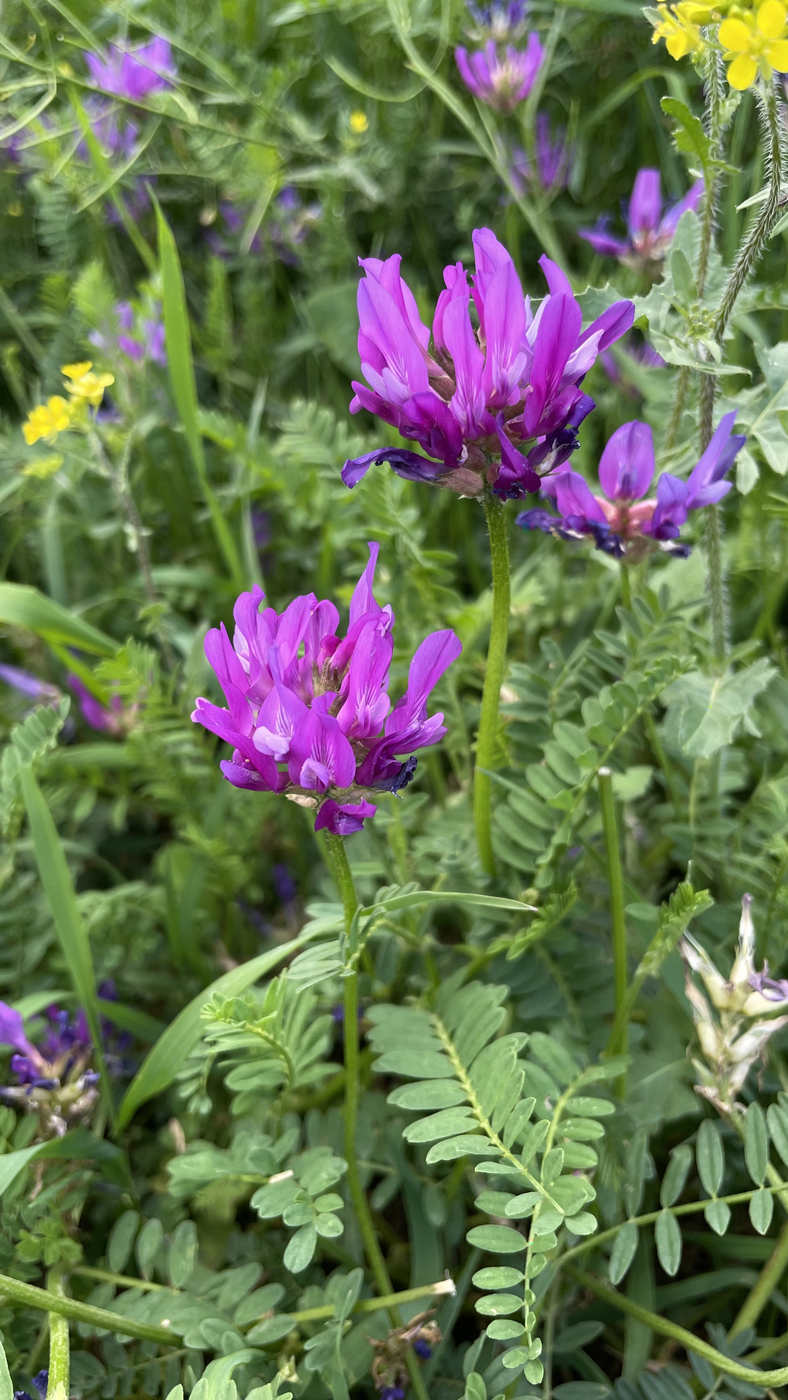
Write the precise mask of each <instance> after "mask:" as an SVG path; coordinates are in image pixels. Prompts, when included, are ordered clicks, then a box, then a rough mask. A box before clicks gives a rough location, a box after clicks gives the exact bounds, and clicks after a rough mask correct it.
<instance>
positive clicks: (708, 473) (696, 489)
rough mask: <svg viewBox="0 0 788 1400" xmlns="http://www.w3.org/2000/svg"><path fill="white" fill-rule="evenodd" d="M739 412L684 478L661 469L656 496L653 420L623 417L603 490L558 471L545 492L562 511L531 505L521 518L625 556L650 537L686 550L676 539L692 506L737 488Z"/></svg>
mask: <svg viewBox="0 0 788 1400" xmlns="http://www.w3.org/2000/svg"><path fill="white" fill-rule="evenodd" d="M735 418H736V414H735V412H734V413H726V414H725V416H724V418H722V419H721V420H720V423H719V425H718V427H717V430H716V432H715V434H714V436H713V438H712V440H711V442H710V443H709V445H708V447H707V448H706V451H705V452H704V453H703V456H702V457H701V459H700V461H699V462H698V463H697V464H696V465H695V467H693V469H692V471H691V473H690V475H689V477H688V478H687V480H686V481H681V480H680V479H679V478H678V477H676V476H671V475H670V473H669V472H663V473H662V475H661V476H660V478H659V480H658V481H657V489H656V494H655V495H654V496H647V492H648V491H649V488H650V487H651V483H652V481H653V478H654V470H655V462H654V444H653V440H652V436H651V429H650V427H649V426H648V424H647V423H639V422H633V423H624V424H623V426H622V427H620V428H618V429H617V430H616V432H614V433H613V436H612V437H611V438H610V440H609V442H608V443H607V446H606V447H605V450H604V452H603V453H602V457H601V460H600V463H599V484H600V486H601V488H602V491H603V493H604V494H603V495H599V496H597V495H594V493H593V492H592V490H591V488H590V486H589V485H588V483H587V482H586V481H585V479H584V478H583V477H582V476H580V475H579V473H578V472H573V471H559V472H556V473H554V474H553V475H552V476H550V477H547V478H545V479H544V480H543V481H542V494H543V495H544V496H549V497H552V499H553V500H554V502H555V505H556V508H557V511H558V515H557V516H556V515H553V514H551V513H550V511H548V510H544V509H541V508H537V509H535V510H526V511H523V512H522V514H521V515H518V517H517V524H518V525H521V526H522V527H523V529H526V530H542V531H544V533H545V534H554V535H558V536H560V537H561V538H563V539H572V538H582V537H583V536H588V535H590V536H591V537H592V538H593V539H594V540H595V543H596V546H597V548H598V549H602V550H604V551H605V552H606V553H610V554H615V555H617V556H619V557H621V556H623V555H624V554H626V553H630V554H632V555H636V554H638V553H640V552H642V550H643V548H644V545H645V544H646V543H647V542H649V541H652V542H653V543H654V544H656V545H658V546H659V547H660V548H662V549H665V550H667V551H668V552H670V553H677V554H687V553H688V552H689V550H688V547H687V546H686V545H683V544H679V543H678V538H679V534H680V531H681V527H682V525H683V524H684V523H685V521H686V519H687V516H688V514H689V512H690V511H691V510H697V509H698V508H699V507H700V506H708V505H713V504H715V503H716V502H717V501H721V500H722V499H723V497H724V496H727V494H728V492H729V491H730V489H731V483H730V482H729V481H726V480H725V476H726V473H727V472H728V471H729V469H730V467H731V466H732V465H733V461H734V459H735V457H736V454H737V452H738V451H739V449H740V448H741V447H743V446H744V443H745V440H746V439H745V438H744V437H739V436H736V435H734V434H732V432H731V429H732V427H733V424H734V420H735Z"/></svg>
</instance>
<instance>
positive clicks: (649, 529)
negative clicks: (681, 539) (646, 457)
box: [642, 472, 687, 540]
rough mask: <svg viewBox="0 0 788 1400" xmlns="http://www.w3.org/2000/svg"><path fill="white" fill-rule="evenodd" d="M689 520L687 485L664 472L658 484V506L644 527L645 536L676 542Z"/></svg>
mask: <svg viewBox="0 0 788 1400" xmlns="http://www.w3.org/2000/svg"><path fill="white" fill-rule="evenodd" d="M686 519H687V483H686V481H680V480H679V478H678V477H677V476H671V474H670V472H663V473H662V476H661V477H660V478H659V481H658V482H657V504H656V508H655V510H654V514H653V516H652V517H651V520H650V521H647V522H646V523H645V524H644V525H643V527H642V528H643V534H644V535H651V537H652V539H655V540H675V538H676V536H677V535H678V533H679V530H680V528H681V526H682V525H683V524H684V522H685V520H686Z"/></svg>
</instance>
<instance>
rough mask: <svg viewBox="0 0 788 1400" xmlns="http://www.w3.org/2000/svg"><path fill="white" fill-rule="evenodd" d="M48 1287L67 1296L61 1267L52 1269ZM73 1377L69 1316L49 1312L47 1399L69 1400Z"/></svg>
mask: <svg viewBox="0 0 788 1400" xmlns="http://www.w3.org/2000/svg"><path fill="white" fill-rule="evenodd" d="M47 1288H48V1289H49V1291H50V1293H54V1294H56V1296H57V1297H59V1298H63V1297H65V1291H64V1288H63V1274H62V1270H61V1269H52V1270H51V1272H50V1274H49V1277H48V1278H47ZM70 1379H71V1348H70V1345H69V1340H68V1318H66V1317H60V1316H59V1315H58V1314H57V1313H50V1314H49V1378H48V1380H47V1394H46V1400H68V1395H69V1386H70Z"/></svg>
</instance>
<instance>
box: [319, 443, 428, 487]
mask: <svg viewBox="0 0 788 1400" xmlns="http://www.w3.org/2000/svg"><path fill="white" fill-rule="evenodd" d="M382 462H388V464H389V466H390V467H391V468H392V470H393V471H395V472H396V474H397V476H401V477H402V478H403V479H404V480H405V481H428V482H433V481H437V480H438V478H439V477H441V476H445V475H446V464H445V463H444V462H431V461H429V459H428V458H427V457H420V456H419V454H418V453H417V452H408V451H407V450H406V449H405V448H402V447H380V448H376V449H375V451H374V452H366V453H365V454H364V456H363V457H354V458H351V460H350V461H348V462H346V463H345V465H344V467H343V468H342V480H343V481H344V483H345V485H346V486H349V487H350V489H351V491H352V489H353V487H354V486H357V485H358V483H359V481H361V479H362V477H364V476H366V474H367V472H368V471H369V469H370V467H371V466H372V465H373V463H374V465H375V466H379V465H380V464H381V463H382Z"/></svg>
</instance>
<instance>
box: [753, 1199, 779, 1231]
mask: <svg viewBox="0 0 788 1400" xmlns="http://www.w3.org/2000/svg"><path fill="white" fill-rule="evenodd" d="M773 1214H774V1196H773V1195H772V1193H771V1191H765V1190H763V1189H761V1190H760V1191H756V1192H755V1195H754V1196H753V1198H752V1200H751V1201H750V1220H751V1221H752V1226H753V1229H754V1230H757V1231H758V1234H759V1235H765V1234H766V1231H767V1230H768V1228H769V1226H770V1225H771V1223H772V1215H773Z"/></svg>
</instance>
